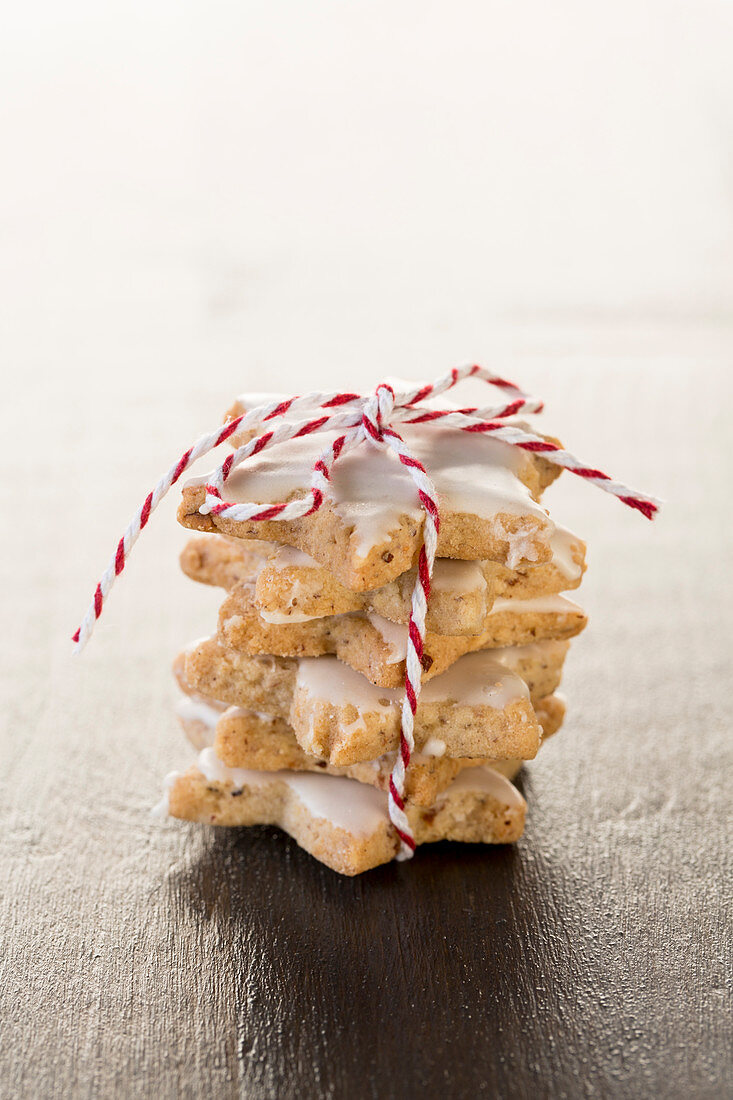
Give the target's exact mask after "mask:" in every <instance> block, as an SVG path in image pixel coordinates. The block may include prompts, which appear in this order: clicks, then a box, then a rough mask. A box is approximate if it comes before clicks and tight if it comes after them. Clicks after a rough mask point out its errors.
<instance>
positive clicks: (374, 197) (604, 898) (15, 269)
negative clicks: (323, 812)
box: [0, 0, 733, 1100]
mask: <svg viewBox="0 0 733 1100" xmlns="http://www.w3.org/2000/svg"><path fill="white" fill-rule="evenodd" d="M731 29H732V28H731V22H730V11H729V8H728V7H727V6H726V5H725V4H722V3H718V2H717V0H711V2H710V3H706V4H704V5H698V6H694V5H687V6H679V5H669V4H667V3H665V2H664V0H650V2H649V3H648V4H643V5H639V4H638V3H635V2H634V0H619V3H617V4H613V5H605V6H602V5H579V4H577V3H575V2H574V0H557V3H556V4H553V5H551V6H548V5H547V4H545V3H543V0H527V2H526V3H523V4H521V5H506V4H496V3H489V4H486V3H483V2H479V0H465V2H461V3H460V4H454V5H450V6H447V5H440V4H429V5H425V4H423V3H420V2H419V0H401V2H400V4H389V3H383V2H381V3H380V2H378V3H370V4H343V3H334V0H313V3H310V4H308V5H305V6H304V5H302V4H299V3H297V2H296V0H277V2H275V3H271V4H259V3H255V2H247V3H244V4H227V3H225V2H223V0H221V2H220V0H213V2H210V0H206V2H204V0H187V3H186V4H184V5H181V4H179V3H178V2H177V0H157V2H156V3H153V4H151V3H150V0H125V3H120V2H117V0H114V2H113V3H110V4H109V5H104V6H103V7H102V8H100V7H99V6H98V5H93V4H89V3H87V2H86V0H69V2H68V3H65V4H63V5H53V4H44V3H39V4H33V5H30V6H29V5H15V6H14V7H13V9H12V11H9V12H8V13H7V19H6V20H5V22H4V31H3V36H2V41H0V62H1V63H0V93H2V94H1V95H0V99H1V100H2V104H3V107H2V111H0V144H1V145H2V148H3V151H4V157H3V162H4V163H3V171H2V173H0V246H1V247H0V312H1V313H2V319H1V320H2V324H1V325H0V341H2V347H1V348H0V358H1V360H2V362H3V366H4V368H5V367H6V366H7V367H8V368H9V369H8V370H7V373H5V374H4V385H3V401H2V412H3V414H4V416H3V448H2V454H1V457H0V466H1V471H2V477H0V486H2V489H1V491H2V493H3V506H2V515H3V517H4V519H5V528H6V529H5V533H4V538H3V551H2V554H1V555H0V583H1V585H2V610H3V616H4V618H3V625H4V629H3V631H2V634H0V700H1V702H2V707H1V708H0V713H1V714H2V730H1V736H2V760H3V767H2V771H1V772H0V785H1V788H2V790H1V797H0V929H1V930H2V931H1V932H0V936H1V937H2V950H1V951H0V975H1V978H0V1034H1V1041H0V1096H2V1097H3V1098H5V1097H7V1098H8V1100H25V1098H28V1100H37V1098H43V1100H62V1098H63V1100H65V1098H67V1097H73V1098H77V1097H79V1098H86V1097H89V1098H94V1100H99V1098H108V1097H110V1098H112V1097H114V1098H116V1097H122V1098H128V1097H135V1098H137V1097H141V1096H143V1097H148V1096H149V1097H156V1098H158V1097H161V1098H168V1097H171V1098H174V1097H175V1098H178V1097H192V1098H195V1100H198V1098H199V1097H214V1098H216V1100H219V1098H229V1097H240V1096H245V1097H247V1098H248V1100H250V1098H251V1100H260V1098H262V1100H265V1098H267V1100H269V1098H277V1100H290V1098H292V1100H296V1098H297V1100H300V1098H308V1100H310V1098H315V1100H320V1098H322V1097H323V1098H334V1100H352V1098H355V1100H361V1098H362V1097H364V1098H374V1100H377V1098H378V1100H384V1098H387V1100H389V1098H391V1097H405V1096H411V1095H419V1096H422V1097H426V1098H432V1097H442V1098H448V1100H453V1098H459V1100H462V1098H464V1097H465V1098H467V1100H473V1098H474V1097H480V1096H487V1097H508V1098H514V1097H516V1098H520V1100H524V1098H525V1097H526V1098H528V1100H536V1098H537V1097H551V1098H553V1100H555V1098H558V1097H569V1098H575V1097H604V1098H605V1097H611V1098H616V1097H619V1098H622V1100H623V1098H629V1100H639V1098H642V1100H643V1098H655V1100H656V1098H658V1097H665V1098H666V1097H672V1098H676V1097H680V1098H683V1097H684V1098H685V1100H700V1098H708V1097H710V1098H712V1097H715V1098H716V1100H718V1098H719V1097H722V1096H726V1095H728V1096H730V1095H733V1088H732V1086H731V1081H732V1080H733V1073H732V1070H733V1067H732V1066H731V1046H732V1044H731V1030H730V1007H731V1006H730V999H729V995H730V976H731V958H730V944H731V936H730V914H731V889H730V885H731V876H730V871H731V861H730V823H731V818H730V808H731V799H730V764H731V759H730V725H731V717H730V698H731V687H732V686H733V685H732V684H731V661H730V658H731V643H730V635H731V628H730V624H731V621H733V582H732V581H731V577H732V576H733V560H732V550H733V526H732V524H731V519H730V485H731V477H732V476H733V469H732V463H731V438H730V436H731V433H730V428H729V422H730V408H731V403H732V401H733V383H732V381H731V379H732V377H733V372H732V371H731V362H732V361H733V326H732V325H731V316H733V296H732V294H731V288H732V287H733V212H732V211H731V205H730V178H729V177H730V149H731V141H730V135H731V133H733V125H732V120H733V70H731V66H730V51H731V39H732V35H731ZM465 359H471V360H476V359H477V360H479V361H482V362H484V363H485V364H486V365H487V366H490V367H494V368H496V369H499V370H501V371H502V372H504V373H506V374H507V375H509V376H510V377H516V379H517V380H518V381H519V382H520V383H522V384H523V385H525V386H526V388H528V389H530V390H532V391H534V392H537V393H539V394H541V395H542V396H543V397H545V399H546V400H547V403H548V405H547V413H546V421H547V426H548V428H549V429H551V430H553V431H555V432H556V433H557V434H559V435H561V436H562V437H563V438H564V439H565V440H566V441H567V443H568V445H569V446H570V447H571V448H572V449H573V450H575V451H576V453H578V454H579V455H582V456H583V458H584V459H587V460H588V461H591V462H593V463H597V464H598V465H600V466H601V467H603V468H606V469H608V470H610V471H611V472H612V473H613V474H615V475H617V476H618V477H619V478H622V479H625V480H627V481H628V482H629V483H631V484H633V485H635V486H638V487H639V488H642V489H648V490H650V491H652V492H655V493H657V494H659V495H660V496H662V497H664V498H666V500H667V506H666V509H665V511H664V512H663V514H662V515H661V517H660V519H659V521H658V522H657V523H655V524H653V525H652V524H649V523H647V522H646V521H645V520H644V519H643V518H641V517H640V516H637V515H635V514H633V513H631V512H629V511H628V510H626V509H624V508H623V507H622V506H620V505H619V504H618V503H616V502H614V501H612V500H610V499H608V498H606V497H605V496H603V495H602V494H601V493H598V492H595V491H593V490H592V489H589V488H588V487H586V486H584V485H582V484H580V483H577V482H576V483H573V484H571V483H570V482H571V479H570V478H569V477H568V476H567V475H566V476H565V477H564V478H562V479H561V480H560V482H559V483H558V484H557V485H555V486H553V487H552V489H551V490H550V491H549V492H548V494H547V503H548V505H549V506H550V508H551V509H552V511H553V514H555V515H557V516H558V518H560V519H561V520H564V521H565V522H566V523H568V524H569V525H570V526H572V527H574V528H575V529H576V530H578V532H579V533H580V534H582V535H583V536H584V537H585V538H586V539H587V541H588V544H589V563H590V567H589V572H588V574H587V577H586V579H585V581H584V585H583V588H582V589H581V597H580V598H581V600H582V602H583V603H584V605H585V606H586V607H587V609H588V611H589V614H590V625H589V626H588V628H587V630H586V632H585V633H584V634H583V635H582V636H581V637H580V638H578V639H577V640H576V641H575V642H574V643H573V646H572V650H571V654H570V657H569V659H568V662H567V669H566V675H565V680H564V691H565V693H566V695H567V698H568V718H567V722H566V725H565V727H564V728H563V730H562V732H561V733H560V735H559V736H558V737H556V738H553V740H552V742H551V743H550V744H549V745H548V746H547V747H546V748H545V749H543V751H542V752H541V754H540V757H539V759H537V760H536V761H534V762H533V763H532V764H530V765H529V766H528V767H527V768H526V770H525V772H524V775H523V778H522V780H521V785H522V788H523V790H524V793H525V795H526V797H527V800H528V803H529V815H528V823H527V829H526V833H525V835H524V837H523V839H522V840H521V842H520V843H519V844H517V845H516V846H515V847H514V848H511V849H509V848H498V849H495V850H490V849H482V848H473V847H462V846H459V845H438V846H435V847H433V848H432V849H428V850H422V851H420V852H419V854H418V856H417V858H415V859H414V861H412V862H411V863H410V864H407V865H405V864H401V865H396V864H395V865H390V866H387V867H384V868H381V869H377V870H375V871H373V872H370V873H369V874H366V875H364V876H362V877H361V878H358V879H356V880H347V879H343V878H340V877H338V876H337V875H335V874H333V873H332V872H330V871H328V870H327V869H326V868H324V867H322V866H321V865H319V864H318V863H316V862H315V861H313V860H312V859H311V858H310V857H308V856H307V855H305V854H304V853H303V852H301V851H300V850H299V849H298V848H297V846H296V845H295V844H294V843H293V842H291V841H290V840H288V839H287V838H285V837H284V836H283V835H282V834H279V833H278V832H277V831H276V830H274V829H253V830H249V831H243V832H231V833H224V832H221V833H217V832H213V831H207V830H206V829H203V828H195V827H188V826H186V825H184V824H182V823H165V824H161V823H160V822H157V821H155V820H153V819H151V817H150V814H149V808H150V806H151V805H152V804H153V803H154V802H155V801H156V799H157V797H158V794H159V790H160V782H161V779H162V777H163V776H164V775H165V773H166V772H167V771H169V770H170V769H171V768H175V767H180V766H182V765H184V764H185V763H186V761H187V760H188V759H190V751H189V749H188V747H187V746H186V744H185V743H184V741H183V738H182V735H181V733H180V731H179V730H178V729H177V726H176V721H175V719H174V717H173V706H174V701H175V697H176V692H175V689H174V685H173V682H172V678H171V675H170V663H171V661H172V659H173V657H174V655H175V654H176V652H177V651H178V649H179V648H180V647H181V646H182V645H183V644H185V643H187V642H188V641H190V640H191V639H193V638H195V637H197V636H200V635H202V634H205V633H208V632H210V631H211V629H212V627H213V625H214V622H215V617H216V609H217V604H218V600H219V594H218V593H216V592H214V591H213V590H207V589H205V588H204V587H203V586H196V585H194V584H192V583H191V582H190V581H188V580H186V579H185V578H184V577H183V576H182V575H181V574H180V572H179V570H178V568H177V562H176V559H177V554H178V552H179V550H180V548H181V546H182V545H183V543H184V541H185V538H186V536H185V534H184V532H183V531H182V530H181V529H180V528H179V527H178V526H177V524H176V523H175V518H174V513H175V501H174V500H172V499H171V500H169V501H167V502H166V503H165V505H164V506H163V508H162V509H161V511H160V513H159V514H158V515H156V517H155V521H154V522H153V523H152V524H151V525H150V528H149V529H148V531H147V532H146V533H145V535H144V537H143V538H142V540H141V542H140V543H139V546H138V548H137V550H136V552H135V555H134V556H133V559H132V562H131V565H130V568H129V572H128V573H126V574H125V577H124V578H123V581H122V582H121V583H120V585H119V587H118V588H117V589H116V590H115V592H114V593H113V596H112V598H111V600H110V604H109V608H108V611H107V613H106V615H105V617H104V620H103V622H102V623H101V624H100V628H99V630H98V633H97V634H96V635H95V637H94V638H93V640H92V643H91V645H90V646H89V648H88V650H87V651H86V653H85V654H84V656H83V657H82V658H81V659H76V658H74V657H72V655H71V644H70V641H69V636H70V634H71V632H72V631H73V629H74V628H75V626H76V625H77V623H78V621H79V617H80V615H81V614H82V612H83V610H84V608H85V606H86V603H87V600H88V599H89V596H90V595H91V591H92V588H93V585H94V583H95V581H96V578H97V576H98V574H99V572H100V570H101V568H102V567H103V565H104V564H105V562H106V560H107V557H108V555H109V553H110V551H111V549H112V547H113V546H114V544H115V542H116V540H117V538H118V537H119V534H120V531H121V528H122V527H123V525H124V524H125V523H126V522H127V519H128V518H129V516H130V515H131V514H132V512H133V510H134V509H135V508H136V507H137V506H138V505H139V503H140V501H141V499H142V497H143V496H144V494H145V493H146V492H147V490H148V489H149V487H150V486H151V484H152V483H153V482H154V480H155V479H156V478H157V476H158V475H159V474H160V472H161V471H162V470H164V469H165V468H166V467H167V465H168V464H169V462H170V461H171V460H172V459H173V458H174V457H176V456H177V455H178V454H179V453H180V452H181V451H182V450H183V448H184V447H185V446H186V445H187V444H188V443H189V442H190V441H191V440H192V439H193V438H195V437H196V435H197V434H198V433H199V432H201V431H202V430H203V429H204V428H207V427H209V426H211V425H213V424H215V423H217V422H218V419H219V417H220V415H221V413H222V411H223V409H224V408H226V406H227V405H228V403H229V402H230V400H231V398H232V397H233V396H234V395H235V394H236V393H238V392H240V391H242V390H244V389H247V388H250V389H252V388H255V389H262V388H264V387H268V388H274V387H277V388H281V389H283V390H286V391H291V392H292V391H295V390H302V389H304V388H307V389H309V388H311V387H313V386H316V385H320V386H322V387H325V388H328V387H331V388H344V387H346V388H357V387H366V386H373V385H374V384H375V383H376V382H377V381H379V380H381V378H382V377H383V376H384V375H387V374H399V375H403V376H406V377H413V378H431V377H435V376H436V375H438V374H440V373H442V372H443V371H444V370H445V369H447V368H448V367H450V366H452V365H454V364H455V363H456V362H462V361H464V360H465ZM474 392H475V391H474Z"/></svg>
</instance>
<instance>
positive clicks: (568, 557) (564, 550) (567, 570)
mask: <svg viewBox="0 0 733 1100" xmlns="http://www.w3.org/2000/svg"><path fill="white" fill-rule="evenodd" d="M550 547H551V549H552V563H553V565H555V566H556V567H557V569H558V570H559V571H560V572H561V573H562V575H563V576H564V577H567V579H568V580H569V581H577V579H578V577H580V576H581V574H582V572H583V567H582V565H581V564H579V562H582V560H583V541H582V539H579V538H578V536H577V535H574V534H573V532H572V531H569V530H568V528H567V527H562V526H561V525H560V524H556V526H555V530H554V532H553V535H552V538H551V539H550ZM573 550H576V551H577V556H578V561H575V559H574V558H573Z"/></svg>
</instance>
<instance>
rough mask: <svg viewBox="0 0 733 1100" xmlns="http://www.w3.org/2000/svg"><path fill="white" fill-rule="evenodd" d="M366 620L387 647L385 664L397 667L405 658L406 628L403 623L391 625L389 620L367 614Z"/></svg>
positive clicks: (372, 613) (371, 612)
mask: <svg viewBox="0 0 733 1100" xmlns="http://www.w3.org/2000/svg"><path fill="white" fill-rule="evenodd" d="M367 619H368V620H369V622H370V623H371V624H372V626H373V627H374V629H375V630H376V631H377V633H378V634H379V636H380V638H381V639H382V641H383V642H384V644H385V645H386V647H387V654H388V656H387V664H388V665H397V664H399V663H400V661H404V659H405V657H406V656H407V627H406V626H405V624H404V623H393V622H390V620H389V619H385V618H383V616H382V615H377V614H376V613H375V612H374V611H368V612H367Z"/></svg>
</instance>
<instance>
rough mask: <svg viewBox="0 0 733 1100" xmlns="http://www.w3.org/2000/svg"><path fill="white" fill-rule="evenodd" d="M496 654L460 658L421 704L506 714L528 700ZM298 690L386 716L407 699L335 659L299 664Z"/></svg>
mask: <svg viewBox="0 0 733 1100" xmlns="http://www.w3.org/2000/svg"><path fill="white" fill-rule="evenodd" d="M403 629H404V628H403ZM494 652H495V651H494V650H481V651H479V652H478V653H470V654H467V655H466V656H464V657H461V658H459V660H457V661H456V662H455V664H453V665H451V667H450V668H449V669H447V670H446V671H445V672H442V673H441V674H440V675H439V676H436V677H434V679H432V680H428V682H427V683H426V684H424V685H423V688H422V693H421V696H420V698H421V701H422V702H424V703H437V702H443V701H444V700H453V701H455V702H458V703H461V704H463V705H465V706H490V707H495V708H496V709H497V710H503V709H504V707H506V706H507V705H508V704H509V703H511V702H515V701H516V700H518V699H526V698H528V696H529V692H528V690H527V686H526V684H525V683H524V681H523V680H520V678H519V677H518V676H517V675H516V674H515V673H514V672H512V671H511V670H510V669H508V668H507V667H506V666H505V665H504V664H502V663H501V662H500V661H497V660H496V659H495V658H494V657H493V653H494ZM502 652H503V651H502ZM297 690H300V691H303V692H306V693H307V694H308V695H309V696H310V697H311V698H313V699H319V700H324V701H325V702H327V703H332V704H334V705H336V706H344V705H346V704H347V703H352V704H353V705H354V706H355V707H356V708H357V709H358V710H362V711H376V712H379V713H382V714H384V713H388V712H390V711H391V710H395V709H398V708H399V707H400V706H401V704H402V696H403V691H402V689H401V688H383V687H377V686H376V685H375V684H372V683H370V682H369V680H367V678H366V677H365V676H362V675H361V673H359V672H356V671H355V670H354V669H352V668H350V667H349V666H348V665H346V664H344V663H343V662H342V661H339V660H338V659H337V658H336V657H302V658H301V659H300V660H299V661H298V672H297V677H296V691H297Z"/></svg>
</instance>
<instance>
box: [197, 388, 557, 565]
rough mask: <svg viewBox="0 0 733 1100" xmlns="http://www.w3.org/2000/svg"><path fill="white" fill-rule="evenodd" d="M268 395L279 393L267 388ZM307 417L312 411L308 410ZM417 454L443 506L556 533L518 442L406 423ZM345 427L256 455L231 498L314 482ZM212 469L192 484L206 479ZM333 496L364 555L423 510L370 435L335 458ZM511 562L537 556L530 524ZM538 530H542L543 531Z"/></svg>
mask: <svg viewBox="0 0 733 1100" xmlns="http://www.w3.org/2000/svg"><path fill="white" fill-rule="evenodd" d="M264 396H265V395H262V394H259V395H244V396H243V398H241V400H242V402H243V404H244V405H245V407H248V408H253V407H254V405H255V404H256V403H257V402H259V401H261V399H262V398H263V397H264ZM266 396H267V397H268V398H269V397H272V396H273V395H266ZM297 415H298V418H299V419H304V418H306V414H304V413H303V412H302V411H301V412H300V413H298V414H297ZM400 434H401V435H402V436H403V438H404V440H405V442H406V444H407V446H408V447H409V448H410V450H411V452H412V454H413V455H414V456H415V457H416V458H417V459H418V460H419V461H421V462H422V463H423V464H424V465H425V466H426V468H427V470H428V472H429V474H430V477H431V478H432V480H433V483H434V485H435V488H436V492H437V495H438V501H439V504H440V507H441V508H443V509H448V510H450V511H454V512H466V513H469V514H471V515H476V516H479V517H480V518H481V519H485V520H492V519H493V518H494V517H495V516H496V515H497V513H508V514H511V515H516V516H532V517H535V518H536V519H539V520H541V522H542V524H543V525H544V527H545V528H546V531H547V537H548V539H549V537H550V535H551V533H552V530H553V529H554V525H553V524H552V521H551V520H550V519H549V517H548V515H547V512H546V511H545V510H544V509H543V508H541V507H540V505H539V504H537V503H536V502H535V501H534V500H532V497H531V495H530V493H529V490H528V489H527V488H526V487H525V486H524V485H523V484H522V482H521V481H520V480H519V477H518V476H517V475H518V473H519V471H521V470H522V469H523V468H525V467H526V463H527V462H528V461H530V460H529V459H528V457H527V456H526V455H525V454H524V453H523V452H521V451H520V450H519V449H518V448H516V447H512V446H510V445H509V444H507V443H502V442H501V441H500V440H498V439H488V438H486V437H484V436H479V435H472V434H470V433H467V432H462V431H460V430H458V429H455V428H443V427H436V426H435V425H434V424H433V425H431V426H430V427H429V428H425V427H420V426H415V427H409V426H407V425H402V427H401V428H400ZM336 436H337V433H331V432H327V433H323V434H319V435H318V436H304V437H303V438H301V439H292V440H288V441H287V442H286V443H280V444H278V445H276V446H275V447H272V448H268V449H267V450H265V451H263V452H261V453H260V454H259V455H256V456H253V457H250V458H249V459H247V460H246V461H245V462H244V463H243V464H242V465H241V466H239V467H238V468H237V469H236V470H235V471H234V473H233V474H232V475H231V477H230V478H229V480H228V481H227V483H226V491H225V496H226V499H227V500H229V501H232V502H235V503H242V502H248V501H258V502H260V501H261V502H263V503H269V502H275V501H282V500H288V499H291V498H292V497H294V496H296V495H298V494H299V493H300V492H302V491H303V490H304V489H306V488H307V487H308V486H309V484H310V480H311V473H312V469H313V463H314V462H315V460H316V458H317V457H318V455H319V454H320V453H321V452H322V451H323V450H324V449H325V448H326V446H328V444H329V443H330V442H332V441H333V439H335V438H336ZM208 480H209V475H205V476H204V477H200V478H193V479H191V480H190V481H188V482H187V483H186V484H187V485H189V486H192V485H195V486H198V485H203V484H205V483H206V482H207V481H208ZM329 496H330V498H331V501H332V503H333V506H334V509H335V511H336V513H337V514H338V515H339V516H340V517H341V519H342V520H343V522H344V524H345V525H346V526H347V527H350V528H353V536H352V538H353V540H354V543H355V547H356V551H357V554H358V555H359V556H360V557H361V558H365V557H366V556H367V555H368V553H369V552H370V550H371V549H372V548H373V547H374V546H379V545H382V544H383V543H385V542H387V541H388V539H389V537H390V535H391V534H392V533H393V532H394V531H396V530H397V529H398V527H399V524H400V521H401V520H402V519H404V518H405V517H407V518H408V520H410V519H411V520H413V521H416V522H417V521H420V520H421V519H422V516H423V511H422V507H421V505H420V502H419V499H418V496H417V490H416V488H415V484H414V482H413V480H412V478H411V476H410V474H409V473H408V471H407V470H406V469H405V468H404V467H403V466H402V465H401V464H400V462H399V460H398V459H397V457H396V455H394V453H392V452H391V451H387V450H385V449H384V448H382V447H379V446H378V445H376V444H374V443H372V442H371V441H365V442H364V443H362V444H360V445H359V447H357V448H356V449H355V450H354V451H352V452H350V453H348V454H346V455H343V456H342V457H341V458H340V459H339V460H338V461H337V462H336V464H335V465H334V467H333V472H332V475H331V480H330V482H329ZM497 535H499V537H502V538H508V539H509V542H510V553H509V556H508V559H507V560H508V562H509V565H510V567H511V568H515V567H516V565H517V564H519V562H520V561H521V560H523V559H527V560H533V552H532V547H531V542H530V537H529V536H530V529H529V528H528V529H527V530H526V531H524V532H522V531H520V532H519V533H518V534H516V535H507V534H506V533H505V532H504V531H503V528H502V529H501V530H497ZM535 537H536V534H535Z"/></svg>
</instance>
